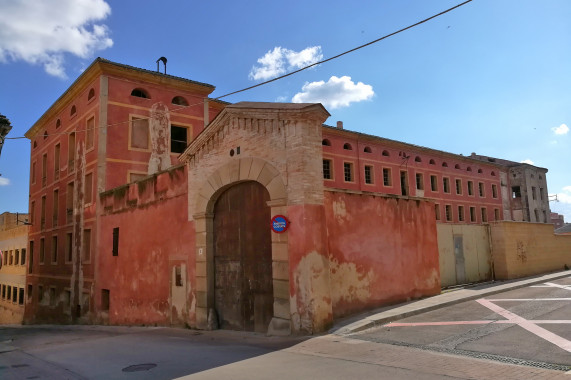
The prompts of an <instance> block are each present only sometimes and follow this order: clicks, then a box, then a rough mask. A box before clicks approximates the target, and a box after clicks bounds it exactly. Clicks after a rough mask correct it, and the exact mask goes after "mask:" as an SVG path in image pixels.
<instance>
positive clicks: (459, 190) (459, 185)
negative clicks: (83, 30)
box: [456, 179, 462, 195]
mask: <svg viewBox="0 0 571 380" xmlns="http://www.w3.org/2000/svg"><path fill="white" fill-rule="evenodd" d="M456 194H457V195H462V180H461V179H457V180H456Z"/></svg>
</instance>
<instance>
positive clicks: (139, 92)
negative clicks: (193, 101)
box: [131, 88, 188, 106]
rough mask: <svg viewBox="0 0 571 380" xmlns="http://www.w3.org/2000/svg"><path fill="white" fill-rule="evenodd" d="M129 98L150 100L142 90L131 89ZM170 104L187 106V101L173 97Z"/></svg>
mask: <svg viewBox="0 0 571 380" xmlns="http://www.w3.org/2000/svg"><path fill="white" fill-rule="evenodd" d="M131 96H134V97H137V98H143V99H151V96H150V95H149V93H148V92H147V91H145V90H143V89H142V88H135V89H133V91H131ZM171 103H172V104H175V105H177V106H188V101H187V100H186V99H185V98H184V97H182V96H175V97H174V98H172V100H171Z"/></svg>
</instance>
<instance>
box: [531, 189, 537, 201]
mask: <svg viewBox="0 0 571 380" xmlns="http://www.w3.org/2000/svg"><path fill="white" fill-rule="evenodd" d="M531 199H533V200H536V199H537V196H536V194H535V186H532V187H531Z"/></svg>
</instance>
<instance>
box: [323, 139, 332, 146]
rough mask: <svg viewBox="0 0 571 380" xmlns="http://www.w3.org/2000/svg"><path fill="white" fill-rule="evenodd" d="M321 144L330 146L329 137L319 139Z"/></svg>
mask: <svg viewBox="0 0 571 380" xmlns="http://www.w3.org/2000/svg"><path fill="white" fill-rule="evenodd" d="M321 145H324V146H331V141H329V139H323V140H321Z"/></svg>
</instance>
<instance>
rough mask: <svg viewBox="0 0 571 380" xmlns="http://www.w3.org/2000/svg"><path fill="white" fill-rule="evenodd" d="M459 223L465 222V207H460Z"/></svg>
mask: <svg viewBox="0 0 571 380" xmlns="http://www.w3.org/2000/svg"><path fill="white" fill-rule="evenodd" d="M458 221H460V222H463V221H464V206H458Z"/></svg>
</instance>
